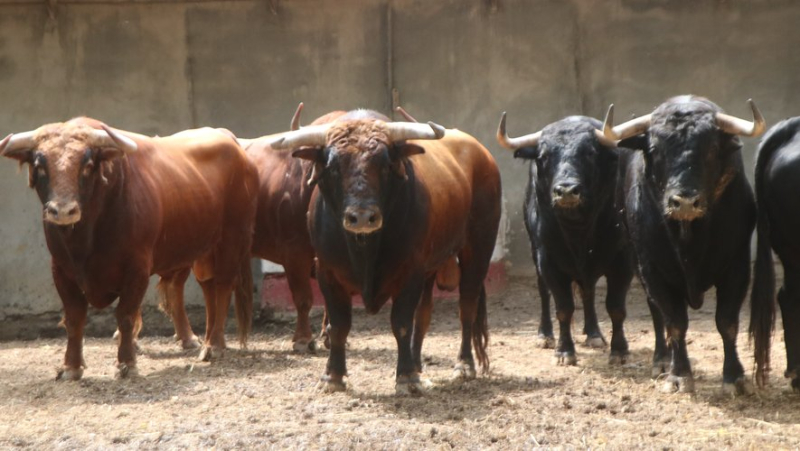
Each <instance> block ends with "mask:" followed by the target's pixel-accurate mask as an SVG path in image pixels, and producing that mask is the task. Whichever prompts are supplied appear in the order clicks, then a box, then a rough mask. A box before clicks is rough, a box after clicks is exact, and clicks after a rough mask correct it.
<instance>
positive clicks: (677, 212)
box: [666, 191, 706, 221]
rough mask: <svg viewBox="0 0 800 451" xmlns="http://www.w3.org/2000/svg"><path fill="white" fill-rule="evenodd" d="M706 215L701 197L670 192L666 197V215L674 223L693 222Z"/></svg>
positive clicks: (704, 204)
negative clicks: (674, 221)
mask: <svg viewBox="0 0 800 451" xmlns="http://www.w3.org/2000/svg"><path fill="white" fill-rule="evenodd" d="M705 213H706V203H705V201H704V199H703V196H701V195H699V194H696V193H688V192H674V191H673V192H671V193H668V194H667V196H666V214H667V217H668V218H670V219H674V220H676V221H694V220H695V219H698V218H701V217H703V216H704V215H705Z"/></svg>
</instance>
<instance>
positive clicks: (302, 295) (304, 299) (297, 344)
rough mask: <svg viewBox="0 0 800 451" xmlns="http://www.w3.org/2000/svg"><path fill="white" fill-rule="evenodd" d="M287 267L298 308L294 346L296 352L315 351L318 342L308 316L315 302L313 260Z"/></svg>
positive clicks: (287, 274) (293, 297) (295, 305)
mask: <svg viewBox="0 0 800 451" xmlns="http://www.w3.org/2000/svg"><path fill="white" fill-rule="evenodd" d="M285 269H286V279H287V281H288V282H289V289H290V290H291V292H292V301H293V302H294V307H295V309H296V310H297V324H296V325H295V330H294V336H293V337H292V348H293V349H294V351H295V352H301V353H304V352H314V351H316V350H317V342H316V341H315V340H314V336H313V334H312V332H311V322H310V321H309V318H308V317H309V315H310V313H311V306H312V305H313V302H314V295H313V292H312V291H311V279H310V278H309V274H311V262H308V263H304V264H303V265H286V266H285Z"/></svg>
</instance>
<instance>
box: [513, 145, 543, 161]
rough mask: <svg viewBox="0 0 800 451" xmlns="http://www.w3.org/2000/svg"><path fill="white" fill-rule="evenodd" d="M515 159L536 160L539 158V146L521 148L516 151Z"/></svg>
mask: <svg viewBox="0 0 800 451" xmlns="http://www.w3.org/2000/svg"><path fill="white" fill-rule="evenodd" d="M514 158H522V159H523V160H535V159H536V158H539V146H529V147H520V148H519V149H517V150H515V151H514Z"/></svg>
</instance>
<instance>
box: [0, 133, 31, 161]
mask: <svg viewBox="0 0 800 451" xmlns="http://www.w3.org/2000/svg"><path fill="white" fill-rule="evenodd" d="M35 135H36V131H35V130H32V131H29V132H23V133H13V134H10V135H8V136H6V137H5V139H3V140H2V141H0V154H2V155H11V154H12V153H13V152H20V151H23V152H24V151H28V150H31V149H33V148H34V147H36V140H35V139H33V137H34V136H35Z"/></svg>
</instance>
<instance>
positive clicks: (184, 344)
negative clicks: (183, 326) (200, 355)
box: [181, 335, 202, 350]
mask: <svg viewBox="0 0 800 451" xmlns="http://www.w3.org/2000/svg"><path fill="white" fill-rule="evenodd" d="M200 346H202V344H201V343H200V339H199V338H197V336H196V335H192V336H191V337H189V338H188V339H186V340H181V349H185V350H190V349H198V348H200Z"/></svg>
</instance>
